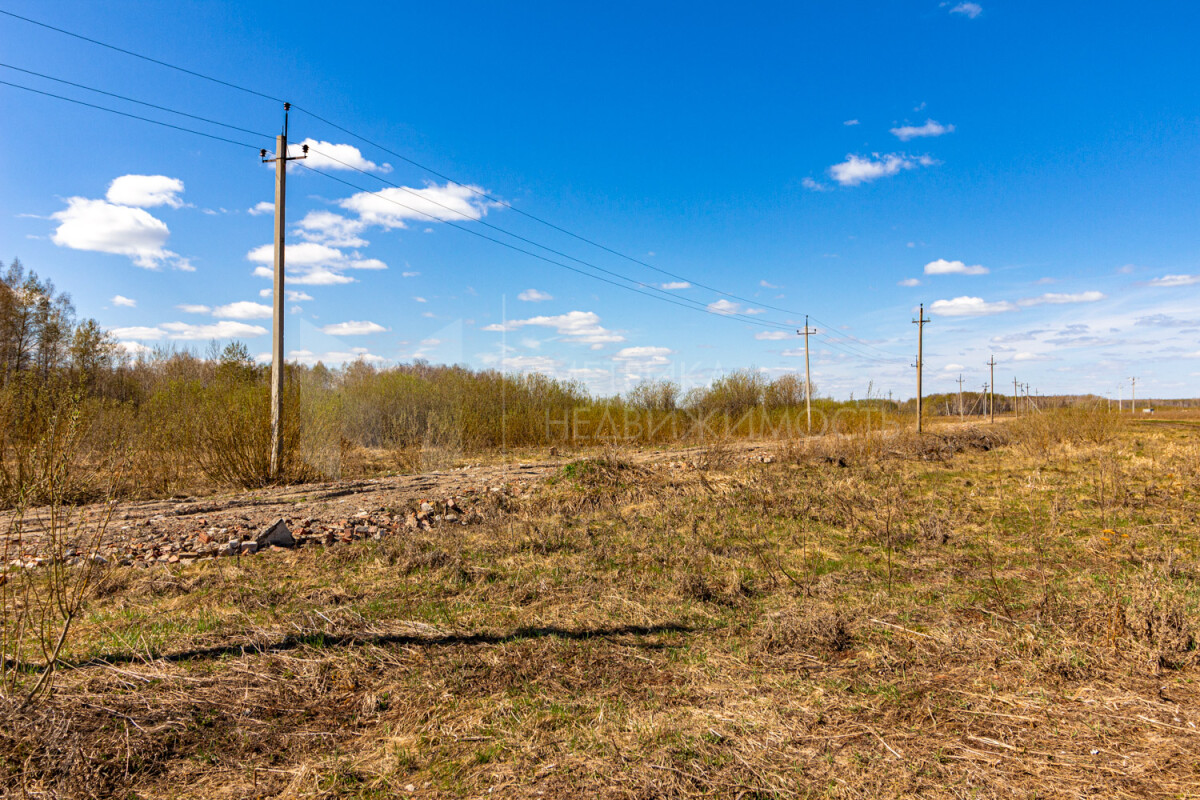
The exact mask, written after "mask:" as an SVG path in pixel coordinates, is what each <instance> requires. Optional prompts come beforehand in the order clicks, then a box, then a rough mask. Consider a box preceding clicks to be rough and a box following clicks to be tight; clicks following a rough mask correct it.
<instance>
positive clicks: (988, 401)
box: [979, 381, 996, 422]
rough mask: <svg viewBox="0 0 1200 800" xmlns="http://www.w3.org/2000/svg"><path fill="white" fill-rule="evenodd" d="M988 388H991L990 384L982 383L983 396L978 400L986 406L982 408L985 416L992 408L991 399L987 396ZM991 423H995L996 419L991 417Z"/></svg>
mask: <svg viewBox="0 0 1200 800" xmlns="http://www.w3.org/2000/svg"><path fill="white" fill-rule="evenodd" d="M989 386H991V384H990V383H987V382H986V381H985V382H984V384H983V395H982V396H981V397H980V398H979V399H980V401H981V402H983V403H985V404H986V405H984V407H983V413H984V414H987V413H988V411H989V410H990V409H991V407H992V403H991V397H990V396H989V395H988V387H989ZM992 421H993V422H995V421H996V418H995V416H993V417H992Z"/></svg>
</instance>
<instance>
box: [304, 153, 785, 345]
mask: <svg viewBox="0 0 1200 800" xmlns="http://www.w3.org/2000/svg"><path fill="white" fill-rule="evenodd" d="M309 152H310V153H311V152H312V150H311V148H310V149H309ZM298 166H300V167H301V168H303V169H306V170H308V171H309V172H315V173H317V174H318V175H324V176H325V177H326V178H329V179H330V180H333V181H337V182H338V183H341V184H344V185H346V186H349V187H350V188H352V189H357V190H358V191H360V192H366V193H367V194H369V195H372V196H374V197H378V198H379V199H380V200H384V201H386V202H389V203H394V204H395V205H397V206H400V207H401V208H405V209H408V210H409V211H412V212H413V213H416V214H420V215H422V216H424V217H428V218H429V219H431V220H433V221H435V222H442V223H443V224H445V225H449V226H450V227H451V228H455V229H456V230H460V231H463V232H465V233H469V234H471V235H472V236H478V237H479V238H481V239H486V240H487V241H489V242H492V243H493V244H498V245H500V246H501V247H507V248H508V249H509V250H513V251H516V252H518V253H522V254H524V255H527V256H531V257H532V258H536V259H538V260H539V261H544V262H546V263H547V264H553V265H554V266H556V267H562V268H563V269H568V270H570V271H571V272H575V273H578V274H580V275H584V276H586V277H588V278H592V279H593V280H598V281H603V282H604V283H608V284H611V285H613V286H616V287H619V288H621V289H625V290H627V291H630V292H636V293H637V294H641V295H645V296H647V297H650V298H652V299H654V300H659V301H662V302H664V303H671V304H672V305H677V306H679V307H680V308H686V309H689V310H691V311H698V312H700V313H702V314H710V315H712V316H716V317H722V318H725V319H733V318H735V317H737V316H738V315H735V314H722V313H720V312H718V311H710V310H709V309H708V308H706V307H704V306H696V305H688V304H687V303H684V302H680V300H679V299H677V298H674V297H660V296H659V295H655V294H651V293H650V292H647V291H644V290H642V289H639V288H637V287H636V286H627V285H626V284H623V283H618V282H617V281H614V280H610V279H608V278H603V277H601V276H599V275H593V274H592V273H590V272H585V271H584V270H582V269H579V268H578V267H572V266H571V265H570V264H564V263H562V262H561V261H555V260H554V259H552V258H549V257H547V256H544V255H542V254H540V253H535V252H533V251H532V250H526V249H525V248H523V247H518V246H517V245H515V244H512V243H510V242H506V241H504V240H502V239H497V238H495V237H493V236H488V235H487V234H486V233H480V232H479V231H476V230H472V229H471V228H468V227H466V226H463V225H459V224H458V223H455V222H450V221H447V220H442V219H438V217H436V216H434V215H433V214H430V213H429V212H426V211H421V210H420V209H417V208H413V207H412V206H407V205H405V204H404V203H401V202H399V201H398V200H394V199H392V198H390V197H387V196H386V195H382V194H380V193H379V192H372V191H371V190H370V189H366V188H364V187H362V186H358V185H356V184H354V183H351V182H350V181H348V180H345V179H344V178H339V177H338V176H336V175H331V174H330V173H328V172H323V171H321V170H319V169H313V168H312V167H310V166H308V165H307V164H299V165H298ZM623 280H627V281H628V280H629V279H628V278H623ZM744 321H745V322H747V323H749V324H751V325H759V326H762V327H766V328H785V329H787V330H791V327H790V326H788V325H782V324H780V323H777V322H770V321H769V320H758V319H754V318H753V317H749V318H745V319H744Z"/></svg>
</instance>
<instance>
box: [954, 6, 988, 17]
mask: <svg viewBox="0 0 1200 800" xmlns="http://www.w3.org/2000/svg"><path fill="white" fill-rule="evenodd" d="M950 13H951V14H962V15H963V16H964V17H967V18H968V19H975V18H976V17H978V16H979V15H980V14H982V13H983V6H981V5H979V3H959V4H958V5H956V6H955V7H954V8H952V9H950Z"/></svg>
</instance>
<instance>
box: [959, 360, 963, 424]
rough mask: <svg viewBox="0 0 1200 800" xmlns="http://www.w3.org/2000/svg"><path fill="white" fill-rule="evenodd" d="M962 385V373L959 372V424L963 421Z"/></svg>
mask: <svg viewBox="0 0 1200 800" xmlns="http://www.w3.org/2000/svg"><path fill="white" fill-rule="evenodd" d="M962 384H963V376H962V373H961V372H960V373H958V421H959V422H962V421H963V404H962Z"/></svg>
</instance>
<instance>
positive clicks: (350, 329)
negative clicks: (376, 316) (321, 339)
mask: <svg viewBox="0 0 1200 800" xmlns="http://www.w3.org/2000/svg"><path fill="white" fill-rule="evenodd" d="M386 331H387V328H385V327H383V326H382V325H380V324H379V323H376V322H368V321H366V320H350V321H349V322H338V323H336V324H333V325H326V326H325V327H324V328H321V332H322V333H326V334H329V335H330V336H366V335H367V334H371V333H384V332H386Z"/></svg>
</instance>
